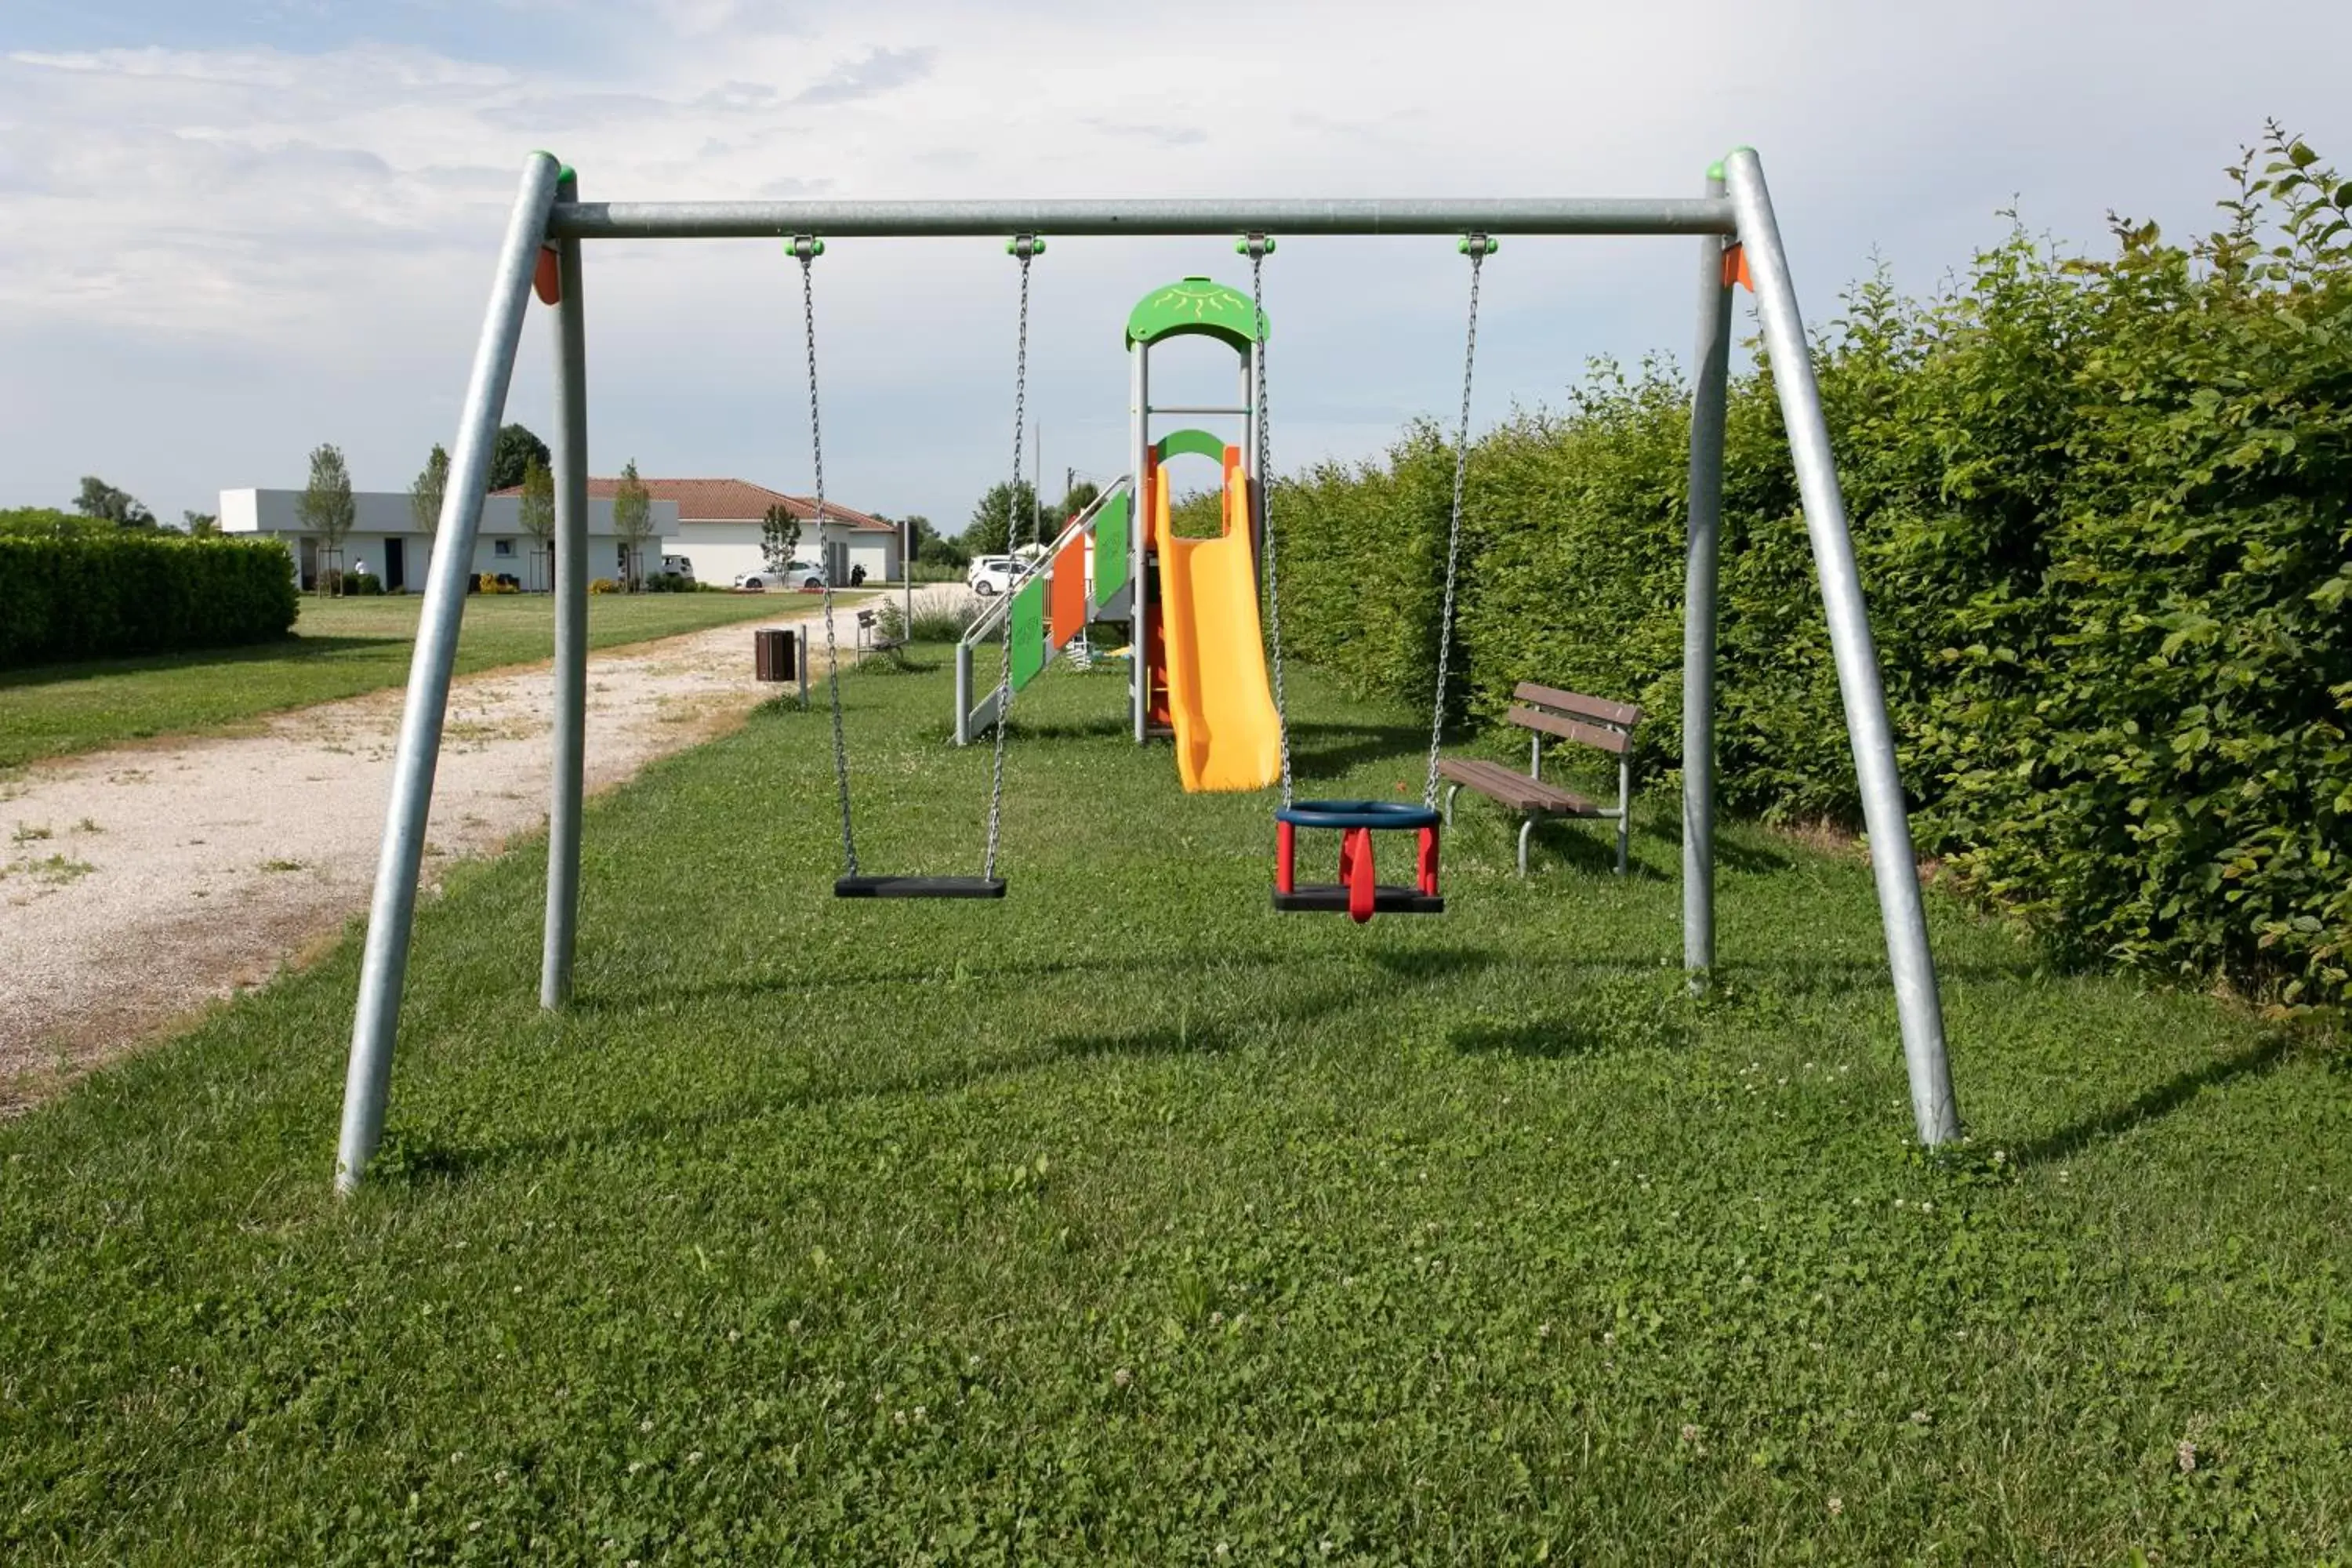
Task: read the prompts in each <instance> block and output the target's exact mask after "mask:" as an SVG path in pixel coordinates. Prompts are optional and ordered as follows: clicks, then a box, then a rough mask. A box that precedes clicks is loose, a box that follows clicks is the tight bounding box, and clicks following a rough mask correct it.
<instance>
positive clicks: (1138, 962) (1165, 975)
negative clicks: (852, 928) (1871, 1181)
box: [570, 947, 1657, 1016]
mask: <svg viewBox="0 0 2352 1568" xmlns="http://www.w3.org/2000/svg"><path fill="white" fill-rule="evenodd" d="M1325 956H1328V957H1330V958H1332V959H1334V960H1338V959H1339V958H1340V957H1341V956H1342V955H1340V954H1336V953H1335V954H1328V955H1325ZM1365 958H1366V960H1367V961H1368V962H1369V963H1371V964H1372V965H1373V966H1374V967H1376V968H1379V969H1382V970H1385V971H1387V972H1388V973H1390V974H1391V975H1393V976H1395V977H1396V978H1397V979H1398V980H1400V981H1404V982H1408V983H1412V984H1428V983H1431V982H1433V981H1437V980H1443V979H1450V978H1452V977H1453V976H1454V975H1457V974H1469V973H1476V972H1478V971H1480V970H1484V969H1488V968H1491V967H1493V966H1494V965H1496V964H1498V963H1507V962H1508V961H1509V955H1508V954H1507V953H1505V952H1497V951H1496V950H1493V949H1487V948H1474V947H1441V948H1407V949H1400V950H1394V951H1391V950H1376V951H1374V952H1370V953H1367V954H1366V955H1365ZM1312 962H1314V960H1313V959H1312V958H1307V957H1302V955H1301V954H1299V953H1297V952H1281V951H1273V950H1266V951H1260V952H1230V951H1219V952H1170V953H1166V954H1152V955H1150V956H1141V955H1132V954H1130V955H1121V956H1110V957H1098V958H1055V959H1045V960H1040V961H1033V962H1027V963H997V962H991V963H987V964H986V965H984V966H982V967H978V968H974V969H971V970H970V971H969V972H968V973H966V975H965V976H964V978H965V979H966V980H967V981H969V982H971V983H998V984H1003V983H1015V984H1021V985H1024V986H1027V985H1034V984H1037V983H1038V982H1040V981H1045V980H1054V979H1057V978H1061V977H1064V976H1070V975H1092V974H1121V975H1126V976H1129V978H1132V979H1137V980H1147V979H1148V980H1150V981H1153V982H1155V983H1164V982H1165V981H1167V980H1168V979H1169V978H1170V977H1171V976H1173V975H1183V974H1197V975H1205V974H1210V973H1217V974H1229V973H1232V972H1233V971H1234V970H1236V969H1282V970H1290V971H1296V970H1298V969H1299V968H1301V967H1302V965H1304V964H1306V963H1312ZM1575 967H1576V968H1577V969H1578V970H1579V971H1581V972H1587V973H1617V972H1621V971H1622V972H1623V973H1654V971H1655V970H1656V968H1657V963H1656V961H1655V960H1654V959H1653V958H1645V957H1643V956H1641V955H1638V954H1636V955H1630V956H1623V957H1618V956H1609V955H1592V956H1588V957H1585V958H1581V959H1580V960H1578V962H1577V963H1576V965H1575ZM954 978H955V973H954V970H953V969H952V968H951V967H943V966H940V965H937V964H933V965H930V966H929V967H922V968H917V967H898V968H890V969H876V970H870V971H866V972H865V973H856V972H848V971H842V972H835V973H827V974H825V975H824V977H823V979H822V981H821V982H819V981H813V980H812V979H811V978H810V977H809V976H808V975H806V974H805V973H800V974H796V975H795V977H794V978H793V979H790V980H784V979H778V978H774V977H772V976H765V975H745V976H743V977H741V978H740V979H734V978H730V979H725V980H713V981H706V982H700V983H696V984H659V985H651V986H647V987H645V988H643V989H630V990H622V989H612V990H605V989H602V988H599V989H593V990H592V989H590V988H588V987H586V986H583V987H582V988H581V989H580V990H579V991H578V992H576V993H575V994H573V996H572V1002H571V1004H570V1010H571V1011H572V1012H575V1013H581V1014H585V1015H590V1016H593V1015H596V1014H613V1015H619V1014H625V1013H631V1012H635V1011H637V1010H639V1009H641V1008H647V1007H651V1008H656V1009H663V1008H669V1007H675V1006H678V1005H685V1004H689V1003H694V1002H705V1001H744V1002H751V1001H760V1000H762V999H772V998H775V997H778V996H789V995H793V994H800V993H803V992H813V991H817V990H823V991H825V992H828V993H837V992H845V991H850V990H856V989H859V988H871V989H874V990H878V991H881V992H884V993H885V994H889V995H892V996H893V997H895V996H897V995H898V993H900V992H901V991H902V990H903V989H904V988H905V987H907V986H910V985H913V986H920V985H937V984H943V983H947V982H950V981H951V980H953V979H954ZM1353 994H1361V993H1360V992H1356V993H1353Z"/></svg>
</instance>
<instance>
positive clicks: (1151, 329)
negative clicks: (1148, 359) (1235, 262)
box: [1127, 278, 1272, 353]
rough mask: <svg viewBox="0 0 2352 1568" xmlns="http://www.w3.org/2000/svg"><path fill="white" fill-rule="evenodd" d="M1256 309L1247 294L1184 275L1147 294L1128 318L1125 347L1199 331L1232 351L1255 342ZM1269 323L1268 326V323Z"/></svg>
mask: <svg viewBox="0 0 2352 1568" xmlns="http://www.w3.org/2000/svg"><path fill="white" fill-rule="evenodd" d="M1258 324H1259V323H1258V317H1257V312H1256V311H1255V310H1254V309H1252V307H1251V305H1250V297H1249V296H1248V295H1246V294H1244V293H1243V292H1242V291H1241V290H1240V289H1228V288H1226V287H1225V286H1224V285H1223V284H1222V283H1213V282H1211V281H1210V280H1209V279H1206V278H1187V279H1183V280H1181V282H1176V283H1171V284H1169V285H1168V286H1167V287H1166V288H1164V289H1153V290H1152V291H1151V292H1150V293H1149V294H1146V295H1145V296H1144V297H1143V299H1142V300H1141V301H1140V302H1139V303H1138V304H1137V306H1136V307H1135V309H1134V310H1132V311H1130V312H1129V315H1128V318H1127V346H1128V347H1129V348H1130V349H1132V348H1133V347H1135V345H1136V344H1138V343H1152V342H1159V341H1160V339H1162V338H1176V337H1182V336H1184V335H1185V334H1187V333H1201V334H1203V335H1205V336H1208V337H1213V338H1215V339H1216V340H1217V341H1218V342H1222V343H1223V344H1225V345H1226V346H1227V347H1228V348H1230V349H1232V350H1233V351H1234V353H1249V346H1250V344H1251V343H1253V342H1257V341H1258V339H1259V337H1260V333H1259V331H1258ZM1271 324H1272V323H1271V322H1268V323H1267V325H1269V326H1270V325H1271Z"/></svg>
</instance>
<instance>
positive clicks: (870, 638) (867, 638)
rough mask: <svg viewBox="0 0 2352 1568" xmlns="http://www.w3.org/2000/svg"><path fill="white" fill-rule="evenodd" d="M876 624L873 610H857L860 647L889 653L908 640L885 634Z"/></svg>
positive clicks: (858, 644) (858, 643) (858, 642)
mask: <svg viewBox="0 0 2352 1568" xmlns="http://www.w3.org/2000/svg"><path fill="white" fill-rule="evenodd" d="M876 624H877V623H876V621H875V617H874V612H873V611H871V610H860V611H858V612H857V646H858V647H864V648H872V649H873V650H874V651H875V652H877V653H887V652H889V651H890V650H891V649H892V648H894V647H899V646H900V645H902V644H904V643H905V642H906V640H907V639H906V638H905V637H885V636H883V635H882V634H881V633H880V632H878V631H877V630H876V629H875V626H876Z"/></svg>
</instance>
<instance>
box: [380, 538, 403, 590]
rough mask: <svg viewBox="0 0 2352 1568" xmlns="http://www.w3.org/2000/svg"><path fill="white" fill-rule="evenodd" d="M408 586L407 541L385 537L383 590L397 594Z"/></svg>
mask: <svg viewBox="0 0 2352 1568" xmlns="http://www.w3.org/2000/svg"><path fill="white" fill-rule="evenodd" d="M407 586H408V542H407V541H406V540H404V539H387V540H385V541H384V542H383V591H384V592H385V593H387V594H397V593H399V592H400V591H401V590H402V589H403V588H405V587H407Z"/></svg>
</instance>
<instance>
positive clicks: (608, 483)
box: [496, 479, 898, 533]
mask: <svg viewBox="0 0 2352 1568" xmlns="http://www.w3.org/2000/svg"><path fill="white" fill-rule="evenodd" d="M637 482H638V483H639V484H641V485H643V486H645V487H646V494H647V495H648V496H650V497H652V498H653V499H654V500H667V501H676V502H677V520H678V521H680V522H682V523H683V522H757V521H760V520H761V518H763V517H765V516H767V515H768V509H769V508H770V507H772V506H774V505H777V504H778V503H779V502H781V503H782V504H783V505H784V506H785V507H787V508H789V509H790V510H791V511H792V514H793V516H794V517H796V518H799V519H800V520H801V521H803V522H806V521H810V520H811V519H813V518H814V517H815V516H816V502H815V501H814V500H813V499H811V498H810V497H807V496H788V495H786V494H784V493H783V492H782V490H772V489H769V488H768V487H767V486H765V485H755V484H753V483H752V482H751V480H749V479H639V480H638V481H637ZM620 488H621V481H620V480H619V479H590V480H589V481H588V494H589V495H590V497H591V498H593V499H595V500H611V499H612V497H613V496H614V493H615V492H617V491H618V490H619V489H620ZM496 493H497V494H499V495H514V494H517V493H519V490H518V489H503V490H499V491H497V492H496ZM824 518H825V521H827V522H832V523H838V524H840V525H842V526H843V527H845V528H848V529H851V530H853V531H859V532H876V533H895V532H897V531H898V527H897V525H896V524H895V523H887V522H885V521H882V520H881V519H880V518H878V517H869V516H868V515H866V513H865V512H862V511H859V510H856V508H855V507H846V506H843V505H842V504H841V503H840V502H839V501H836V500H827V501H826V502H825V503H824Z"/></svg>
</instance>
